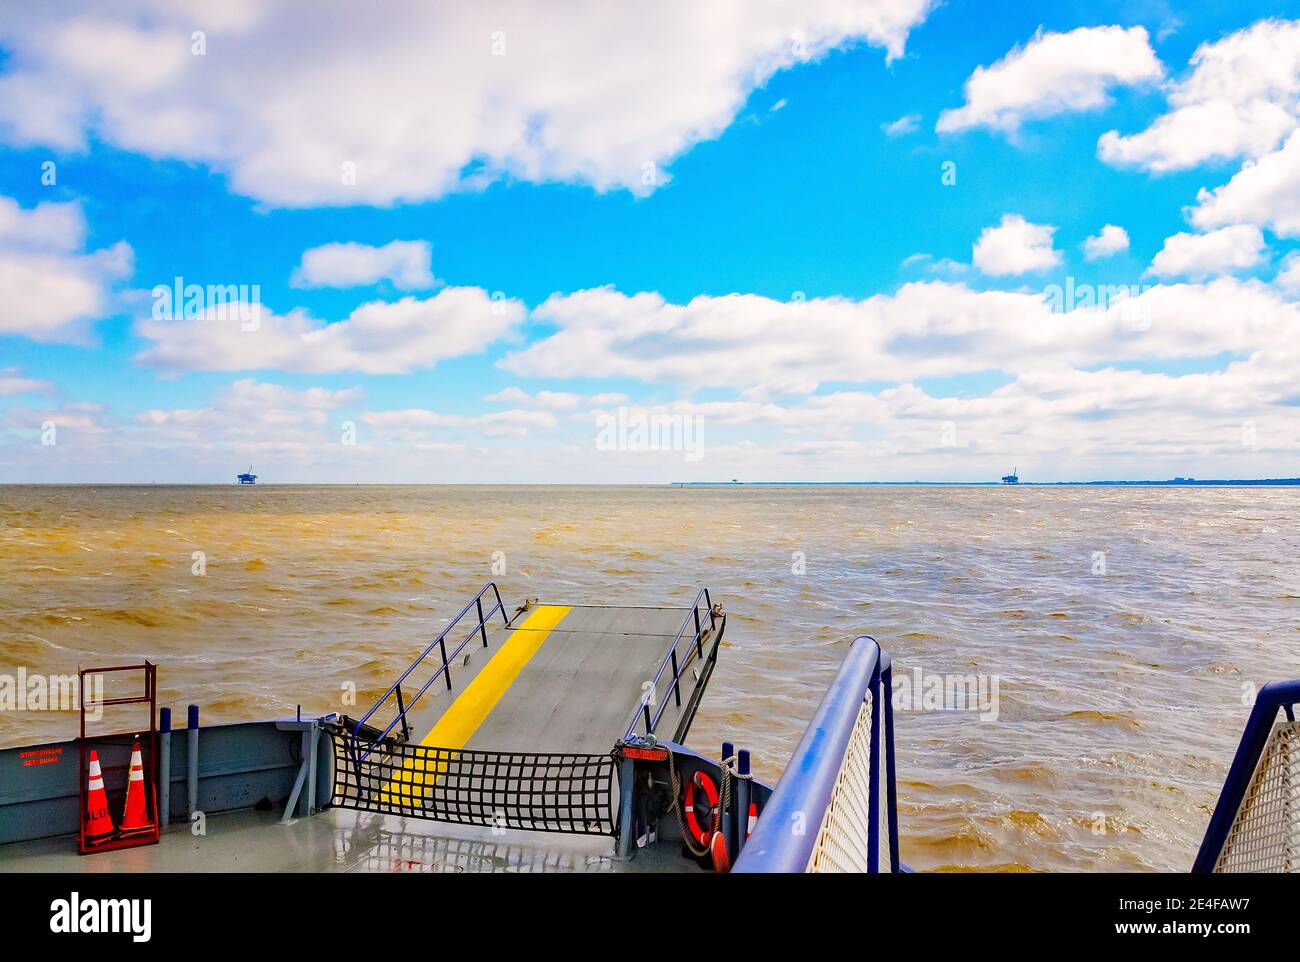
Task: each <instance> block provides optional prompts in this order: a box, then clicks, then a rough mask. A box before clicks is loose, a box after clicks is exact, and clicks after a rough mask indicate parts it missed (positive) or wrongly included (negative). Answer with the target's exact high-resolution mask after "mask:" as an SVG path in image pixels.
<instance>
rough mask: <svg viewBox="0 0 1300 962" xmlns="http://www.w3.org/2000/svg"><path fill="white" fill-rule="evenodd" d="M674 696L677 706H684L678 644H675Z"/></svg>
mask: <svg viewBox="0 0 1300 962" xmlns="http://www.w3.org/2000/svg"><path fill="white" fill-rule="evenodd" d="M672 654H673V696H674V697H675V698H676V699H677V707H678V708H681V707H682V683H681V679H680V675H679V674H678V671H677V646H676V645H674V646H673V652H672Z"/></svg>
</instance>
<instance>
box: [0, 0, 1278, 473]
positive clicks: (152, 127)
mask: <svg viewBox="0 0 1300 962" xmlns="http://www.w3.org/2000/svg"><path fill="white" fill-rule="evenodd" d="M209 8H213V9H209ZM1284 10H1285V7H1284V5H1281V4H1277V3H1272V4H1269V3H1254V2H1250V0H1234V2H1231V3H1230V2H1226V0H1225V2H1219V0H1211V2H1203V3H1166V2H1163V0H1137V2H1133V0H1128V2H1111V0H1089V2H1083V0H1078V2H1075V0H1063V2H1052V3H1046V2H1044V3H1001V2H999V3H993V2H990V0H983V2H977V0H948V2H944V3H938V2H933V0H859V2H854V3H845V2H840V0H804V2H801V3H780V2H762V0H748V2H727V0H718V2H711V3H708V4H700V3H686V2H681V3H677V2H665V3H656V4H610V3H605V2H598V0H591V2H582V0H575V2H572V3H567V4H564V5H563V6H561V7H557V6H555V5H551V4H542V3H522V2H481V3H475V4H459V3H457V4H453V3H441V2H440V3H428V2H423V0H409V2H406V0H403V2H373V3H364V4H362V3H343V2H322V3H313V4H310V5H307V4H303V3H295V2H285V0H258V2H254V0H229V2H223V3H222V4H220V5H213V4H207V3H202V2H200V0H124V2H122V3H118V4H114V5H113V6H112V13H111V15H110V13H109V8H107V7H104V6H103V5H102V4H95V3H90V2H84V3H83V2H75V0H68V2H63V3H59V4H27V3H20V2H17V0H0V482H114V483H119V482H122V483H149V482H158V483H169V482H185V483H189V482H218V483H229V482H233V481H234V476H235V474H236V473H238V472H242V471H245V470H246V469H248V468H249V467H251V468H252V469H253V470H254V471H255V472H256V473H257V474H258V475H259V476H260V477H261V479H262V481H263V482H273V483H274V482H280V483H296V482H330V483H363V482H403V483H423V482H428V483H442V482H451V483H512V482H520V483H532V482H543V483H552V482H553V483H570V482H574V483H578V482H582V483H585V482H611V483H623V482H636V483H640V482H649V483H663V482H669V481H713V480H730V479H733V478H738V479H740V480H749V481H781V480H788V481H910V480H923V481H944V480H948V481H992V480H996V479H997V478H998V477H999V476H1001V475H1002V474H1005V473H1007V472H1008V471H1010V470H1012V469H1013V468H1015V469H1017V470H1018V472H1019V474H1020V476H1021V477H1022V478H1024V479H1025V480H1032V481H1055V480H1090V479H1096V478H1131V479H1137V478H1157V479H1159V478H1170V477H1175V476H1182V477H1199V478H1260V477H1290V476H1298V475H1300V447H1298V445H1300V420H1298V419H1297V412H1298V411H1300V407H1298V405H1300V378H1297V373H1300V363H1298V361H1300V244H1298V243H1297V238H1300V20H1296V19H1285V18H1284V17H1283V11H1284ZM1292 15H1293V16H1294V15H1295V14H1294V13H1293V14H1292Z"/></svg>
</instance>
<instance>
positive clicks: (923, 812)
mask: <svg viewBox="0 0 1300 962" xmlns="http://www.w3.org/2000/svg"><path fill="white" fill-rule="evenodd" d="M1298 519H1300V491H1296V490H1294V489H1291V490H1287V489H1267V490H1251V489H1170V488H1153V489H1119V488H1061V489H1056V488H1020V489H1002V488H959V487H954V488H947V487H720V488H678V489H675V488H623V487H598V488H597V487H591V488H586V487H544V488H533V487H522V488H521V487H476V488H468V487H467V488H461V487H264V486H259V487H256V488H238V487H235V486H229V487H41V488H35V487H7V488H5V487H0V672H15V671H16V669H17V667H18V666H25V667H26V668H27V670H28V671H29V672H45V673H55V672H60V673H61V672H70V671H72V670H74V669H75V666H76V665H77V664H78V663H81V664H90V663H118V662H125V661H131V660H135V659H139V658H141V657H150V658H152V659H155V660H156V661H158V662H159V663H160V665H161V668H160V681H161V688H162V696H163V702H164V703H167V704H172V705H175V706H177V707H178V708H180V707H181V706H183V705H184V704H186V703H187V702H197V703H198V704H200V705H201V706H202V709H203V715H204V718H205V719H206V720H208V721H212V722H217V721H230V720H236V719H247V718H257V717H266V716H276V715H283V714H286V713H291V712H292V711H293V709H294V706H295V705H297V704H299V703H301V704H302V706H303V710H304V711H305V712H312V713H318V712H325V711H330V710H340V709H343V708H344V706H342V705H341V704H340V701H339V699H340V696H341V694H342V692H343V691H344V688H345V686H346V685H348V684H355V685H356V686H357V687H358V688H359V689H360V690H361V692H362V694H361V697H360V701H361V702H362V703H363V704H364V703H365V701H366V698H365V694H366V693H367V692H375V691H376V690H382V688H383V687H384V686H385V685H386V684H387V683H388V682H389V681H390V680H391V678H392V676H393V674H394V672H395V671H397V670H398V669H400V668H401V667H403V666H404V665H405V664H406V663H407V662H408V661H409V659H410V657H411V656H412V654H413V653H414V652H416V651H417V650H418V648H419V647H420V646H421V645H422V644H423V643H425V642H427V640H429V639H430V637H431V633H432V632H434V630H435V628H436V627H437V626H438V625H440V624H441V623H442V621H443V620H444V619H445V618H446V617H447V616H449V615H452V614H455V612H456V611H457V610H459V608H460V606H461V604H462V603H463V601H464V599H466V598H467V597H468V596H469V595H471V594H472V593H473V592H474V591H476V590H477V589H478V587H479V586H481V585H482V584H483V583H484V582H485V581H488V580H490V579H491V578H492V577H493V575H492V563H493V556H494V553H495V552H504V553H505V555H504V557H505V562H506V565H507V569H508V570H507V573H506V574H505V575H503V576H500V577H497V578H496V580H497V582H498V583H499V584H500V586H501V590H502V593H503V595H504V597H505V599H506V601H507V603H508V604H510V605H512V606H513V605H514V604H516V603H518V602H520V601H522V599H523V598H524V597H525V596H527V595H537V596H540V597H541V598H542V600H543V601H547V600H553V601H579V602H584V603H606V604H625V603H626V604H632V603H640V604H656V603H676V604H687V603H689V601H690V600H691V598H692V597H693V595H694V592H695V587H696V586H697V585H700V584H704V585H708V586H709V587H710V588H711V589H712V590H713V592H714V596H715V598H717V599H720V600H722V601H723V602H724V603H725V605H726V607H727V609H728V611H729V613H730V616H731V619H730V622H729V626H728V631H727V636H728V637H727V641H728V644H727V647H726V649H725V651H724V652H723V654H722V656H721V658H720V661H719V666H718V670H717V673H716V675H715V677H714V681H713V684H712V686H711V688H710V691H709V695H708V697H707V698H706V699H705V702H704V707H703V709H702V711H701V714H700V717H699V719H698V721H697V723H696V726H695V729H694V731H693V732H692V737H691V741H692V742H693V743H694V745H695V746H696V747H698V748H700V749H702V750H706V751H709V752H710V753H714V754H716V751H717V746H718V744H719V743H720V742H721V741H722V739H723V738H724V737H727V738H732V739H734V740H735V741H737V742H739V743H741V744H744V745H747V746H748V747H750V748H751V749H753V750H754V752H755V754H756V759H757V765H758V768H759V769H760V771H761V773H762V774H763V775H765V776H767V777H769V778H775V777H776V776H778V775H779V773H780V771H781V769H782V767H783V765H784V762H785V759H786V757H787V756H788V753H789V752H790V750H791V749H792V748H793V747H794V745H795V743H796V742H797V741H798V738H799V736H800V734H801V733H802V730H803V726H804V723H805V722H806V720H807V719H808V717H809V716H810V715H811V713H812V711H813V709H814V707H815V706H816V703H817V701H818V700H819V698H820V695H821V692H822V691H823V689H824V686H825V685H826V684H827V682H828V681H829V680H830V679H831V677H832V676H833V674H834V672H835V670H836V667H837V665H838V663H839V660H840V658H841V657H842V655H843V653H844V650H845V647H846V645H847V644H848V642H849V640H850V639H851V638H852V637H853V636H854V635H856V634H860V633H870V634H873V635H875V636H876V637H877V638H878V639H879V640H880V641H881V643H882V644H883V645H884V647H885V648H886V649H887V650H889V651H891V652H892V653H893V655H894V659H895V664H896V670H897V671H899V672H907V673H910V672H911V670H912V669H914V668H918V667H919V668H921V669H923V670H924V671H926V672H931V673H962V674H968V673H977V674H986V675H990V676H997V679H998V686H999V687H998V694H999V705H998V708H999V712H998V717H997V719H996V720H985V721H981V720H980V719H979V718H978V716H976V715H974V714H972V713H969V712H968V713H957V712H949V711H931V712H916V711H909V712H904V713H902V714H900V716H899V720H898V750H899V763H898V770H899V777H900V798H901V824H902V830H903V835H904V841H903V855H904V858H905V859H906V860H908V861H909V862H911V863H912V864H913V865H915V866H916V867H918V868H924V869H933V868H961V867H971V868H986V869H987V868H1000V869H1096V868H1106V869H1121V870H1123V869H1167V870H1185V869H1186V868H1187V867H1188V866H1189V865H1190V863H1191V859H1192V856H1193V855H1194V852H1195V849H1196V845H1197V844H1198V842H1199V839H1200V835H1201V833H1202V831H1203V829H1204V825H1205V822H1206V820H1207V818H1208V817H1209V812H1210V809H1211V807H1212V805H1213V803H1214V799H1215V798H1216V795H1217V789H1218V785H1219V783H1220V781H1221V779H1222V776H1223V774H1224V772H1225V771H1226V768H1227V765H1228V762H1229V761H1230V758H1231V753H1232V750H1233V748H1234V746H1235V744H1236V740H1237V737H1238V735H1239V733H1240V728H1241V724H1242V722H1243V721H1244V719H1245V717H1246V714H1247V712H1248V709H1247V707H1246V697H1245V694H1244V693H1248V686H1250V685H1261V684H1263V683H1264V682H1266V681H1269V680H1274V679H1278V678H1284V677H1285V678H1292V677H1297V676H1300V650H1297V645H1298V644H1300V633H1298V628H1297V621H1296V617H1295V615H1296V610H1297V601H1300V572H1298V571H1297V566H1296V563H1295V559H1296V557H1297V553H1298V552H1297V549H1298V548H1300V524H1298V523H1297V521H1298ZM194 552H203V553H204V555H205V557H206V574H205V575H203V576H201V577H200V576H196V575H194V574H193V573H192V570H193V566H194V560H193V553H194ZM1096 552H1105V574H1100V573H1096V569H1097V567H1098V562H1097V560H1096V554H1095V553H1096ZM801 559H802V565H800V560H801ZM800 568H802V569H803V573H798V572H799V569H800ZM353 713H355V711H354V712H353ZM73 734H75V715H69V714H65V713H50V712H43V713H42V712H28V713H24V714H12V713H5V714H0V743H2V744H15V743H20V742H26V741H33V740H38V739H46V738H61V737H70V736H71V735H73Z"/></svg>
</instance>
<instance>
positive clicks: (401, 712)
mask: <svg viewBox="0 0 1300 962" xmlns="http://www.w3.org/2000/svg"><path fill="white" fill-rule="evenodd" d="M397 717H398V718H400V719H401V720H402V741H404V742H409V741H410V740H411V726H410V725H408V724H407V723H406V705H405V704H404V703H403V701H402V683H401V682H398V683H397Z"/></svg>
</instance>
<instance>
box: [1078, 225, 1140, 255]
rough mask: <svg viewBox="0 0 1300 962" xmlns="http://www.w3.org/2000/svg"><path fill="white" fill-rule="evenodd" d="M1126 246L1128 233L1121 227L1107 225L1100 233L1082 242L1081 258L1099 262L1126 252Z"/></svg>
mask: <svg viewBox="0 0 1300 962" xmlns="http://www.w3.org/2000/svg"><path fill="white" fill-rule="evenodd" d="M1128 245H1129V239H1128V231H1126V230H1125V229H1124V228H1123V227H1117V226H1115V225H1114V224H1107V225H1106V226H1105V227H1103V228H1102V229H1101V231H1100V233H1097V234H1094V235H1093V236H1092V237H1089V238H1087V239H1086V240H1085V241H1084V242H1083V256H1084V257H1086V258H1087V259H1088V260H1090V261H1095V260H1100V259H1101V258H1103V257H1110V256H1112V255H1114V254H1118V253H1119V252H1120V251H1126V250H1128Z"/></svg>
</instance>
